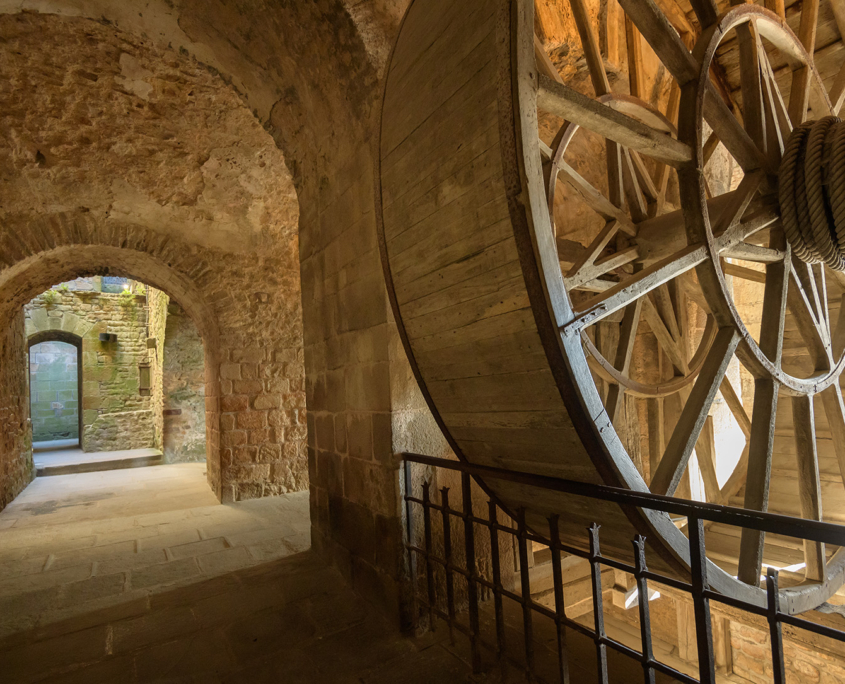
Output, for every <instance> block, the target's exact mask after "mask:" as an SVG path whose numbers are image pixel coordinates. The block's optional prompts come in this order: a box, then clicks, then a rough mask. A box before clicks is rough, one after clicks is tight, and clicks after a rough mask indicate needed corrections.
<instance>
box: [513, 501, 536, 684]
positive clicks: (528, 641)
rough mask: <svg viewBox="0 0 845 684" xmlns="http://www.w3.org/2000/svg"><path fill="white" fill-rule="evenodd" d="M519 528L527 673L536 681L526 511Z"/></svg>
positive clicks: (521, 509) (521, 510) (518, 520)
mask: <svg viewBox="0 0 845 684" xmlns="http://www.w3.org/2000/svg"><path fill="white" fill-rule="evenodd" d="M517 516H518V518H517V527H518V529H519V535H517V542H518V544H519V578H520V586H521V588H522V598H523V600H522V630H523V631H522V633H523V636H524V637H525V672H526V674H527V675H528V681H529V682H533V681H534V625H533V623H532V616H531V604H533V603H534V602H533V601H532V600H531V578H530V576H529V574H528V539H527V534H526V532H527V529H528V528H527V526H526V525H525V509H524V508H520V509H519V511H517Z"/></svg>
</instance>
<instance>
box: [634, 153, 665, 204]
mask: <svg viewBox="0 0 845 684" xmlns="http://www.w3.org/2000/svg"><path fill="white" fill-rule="evenodd" d="M628 154H629V155H630V157H631V163H632V164H633V166H634V172H635V173H636V177H637V182H638V183H639V185H640V191H641V192H642V194H643V196H644V197H645V200H646V202H647V203H648V204H649V205H651V204H652V203H654V202H656V201H657V198H658V195H659V193H658V191H657V187H656V186H655V185H654V181H653V180H652V179H651V174H650V173H649V172H648V169H647V168H646V165H645V162H644V161H643V158H642V157H641V156H640V154H639V152H637V151H636V150H628Z"/></svg>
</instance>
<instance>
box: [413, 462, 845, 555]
mask: <svg viewBox="0 0 845 684" xmlns="http://www.w3.org/2000/svg"><path fill="white" fill-rule="evenodd" d="M400 457H401V458H402V459H403V460H405V461H408V462H410V463H419V464H420V465H427V466H433V467H436V468H444V469H446V470H454V471H457V472H463V473H468V474H469V475H473V476H475V477H478V478H482V479H486V478H490V479H497V480H506V481H508V482H516V483H518V484H523V485H528V486H531V487H538V488H540V489H548V490H552V491H557V492H561V493H563V494H573V495H575V496H583V497H586V498H590V499H599V500H601V501H609V502H611V503H617V504H619V505H622V506H634V507H636V508H647V509H650V510H655V511H661V512H664V513H669V514H671V515H677V516H682V517H697V518H700V519H701V520H707V521H710V522H715V523H720V524H724V525H733V526H735V527H745V528H749V529H753V530H759V531H761V532H770V533H772V534H778V535H781V536H785V537H797V538H799V539H808V540H810V541H817V542H823V543H825V544H833V545H835V546H845V526H842V525H836V524H834V523H826V522H820V521H818V520H806V519H804V518H795V517H792V516H788V515H780V514H778V513H763V512H760V511H752V510H749V509H746V508H738V507H736V506H724V505H721V504H712V503H704V502H698V501H686V500H682V499H676V498H674V497H671V496H664V495H660V494H652V493H651V492H637V491H633V490H630V489H623V488H621V487H610V486H608V485H597V484H592V483H588V482H577V481H575V480H566V479H564V478H559V477H553V476H550V475H537V474H535V473H524V472H519V471H515V470H506V469H504V468H494V467H492V466H483V465H474V464H471V463H464V462H462V461H452V460H449V459H445V458H438V457H436V456H424V455H422V454H414V453H402V454H400Z"/></svg>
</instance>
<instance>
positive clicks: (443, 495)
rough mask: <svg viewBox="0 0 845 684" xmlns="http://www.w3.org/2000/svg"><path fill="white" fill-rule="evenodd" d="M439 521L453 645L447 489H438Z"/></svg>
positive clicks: (447, 606) (452, 594) (452, 603)
mask: <svg viewBox="0 0 845 684" xmlns="http://www.w3.org/2000/svg"><path fill="white" fill-rule="evenodd" d="M440 501H441V502H442V504H441V508H440V514H441V520H442V524H443V556H444V558H445V559H446V563H445V565H444V566H443V567H444V569H445V571H446V610H447V611H448V613H449V640H450V641H451V642H452V643H455V635H454V633H453V632H452V623H453V622H454V621H455V579H454V573H453V572H452V567H453V565H452V519H451V517H450V516H449V488H448V487H441V488H440Z"/></svg>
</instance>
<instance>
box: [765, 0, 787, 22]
mask: <svg viewBox="0 0 845 684" xmlns="http://www.w3.org/2000/svg"><path fill="white" fill-rule="evenodd" d="M765 6H766V9H767V10H769V11H770V12H774V13H775V14H777V15H778V16H779V17H780V18H781V19H786V5H785V3H784V1H783V0H765Z"/></svg>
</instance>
